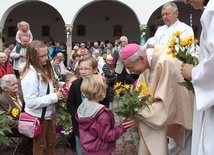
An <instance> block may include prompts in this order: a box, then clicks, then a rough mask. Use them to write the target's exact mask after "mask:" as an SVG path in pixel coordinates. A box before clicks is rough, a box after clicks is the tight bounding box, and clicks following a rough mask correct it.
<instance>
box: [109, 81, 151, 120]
mask: <svg viewBox="0 0 214 155" xmlns="http://www.w3.org/2000/svg"><path fill="white" fill-rule="evenodd" d="M114 90H115V92H116V95H117V96H119V98H120V99H121V101H122V105H121V106H119V107H116V108H114V109H112V111H113V112H115V113H116V114H118V115H119V116H122V117H125V118H138V119H140V120H143V119H145V118H144V117H143V116H142V115H140V114H138V110H139V109H141V108H144V107H148V104H149V103H150V102H149V99H150V97H153V95H152V94H151V93H149V92H148V88H147V86H146V84H145V83H143V82H141V83H140V85H139V86H137V87H136V89H134V90H131V88H130V85H127V84H124V85H123V84H121V82H120V83H116V84H115V85H114Z"/></svg>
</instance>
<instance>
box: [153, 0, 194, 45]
mask: <svg viewBox="0 0 214 155" xmlns="http://www.w3.org/2000/svg"><path fill="white" fill-rule="evenodd" d="M161 15H162V19H163V21H164V23H165V25H163V26H161V27H159V28H158V29H157V31H156V32H155V35H154V44H162V45H166V44H167V43H168V41H169V40H170V38H171V36H172V34H173V33H174V32H176V31H180V32H182V34H181V35H180V37H181V39H185V38H186V37H188V36H190V35H192V36H194V33H193V29H192V27H190V26H188V25H187V24H185V23H183V22H180V21H179V19H178V15H179V11H178V7H177V5H176V4H175V3H172V2H168V3H166V4H164V5H163V7H162V9H161Z"/></svg>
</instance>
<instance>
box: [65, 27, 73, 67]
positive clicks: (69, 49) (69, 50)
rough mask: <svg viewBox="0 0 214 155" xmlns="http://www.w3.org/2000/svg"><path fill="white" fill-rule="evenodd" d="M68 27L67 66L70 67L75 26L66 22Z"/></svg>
mask: <svg viewBox="0 0 214 155" xmlns="http://www.w3.org/2000/svg"><path fill="white" fill-rule="evenodd" d="M65 28H66V33H67V35H66V39H67V66H66V67H69V61H70V55H71V51H72V29H73V26H72V25H71V24H65Z"/></svg>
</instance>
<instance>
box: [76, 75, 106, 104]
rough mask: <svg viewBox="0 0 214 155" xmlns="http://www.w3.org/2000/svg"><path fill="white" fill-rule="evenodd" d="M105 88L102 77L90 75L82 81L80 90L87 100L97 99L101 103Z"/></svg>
mask: <svg viewBox="0 0 214 155" xmlns="http://www.w3.org/2000/svg"><path fill="white" fill-rule="evenodd" d="M106 87H107V86H106V83H105V82H104V81H103V77H102V76H100V75H97V74H92V75H90V76H88V77H87V78H85V79H83V81H82V84H81V88H80V89H81V92H82V93H84V95H85V96H86V97H87V98H88V100H93V99H99V100H100V101H102V100H103V99H104V98H105V95H106Z"/></svg>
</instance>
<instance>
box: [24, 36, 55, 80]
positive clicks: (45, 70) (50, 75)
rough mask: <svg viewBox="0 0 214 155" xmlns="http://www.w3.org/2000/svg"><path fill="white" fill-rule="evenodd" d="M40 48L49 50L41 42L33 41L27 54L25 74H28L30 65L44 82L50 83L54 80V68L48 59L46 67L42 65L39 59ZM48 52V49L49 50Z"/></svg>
mask: <svg viewBox="0 0 214 155" xmlns="http://www.w3.org/2000/svg"><path fill="white" fill-rule="evenodd" d="M40 48H47V46H46V45H45V44H44V43H43V42H41V41H39V40H34V41H32V42H31V43H30V44H29V45H28V48H27V53H26V66H25V68H24V74H26V73H27V71H28V69H29V67H30V65H32V66H33V67H34V68H35V70H36V71H37V73H40V74H41V76H42V78H43V80H44V82H45V83H48V81H51V80H52V79H54V72H53V68H52V65H51V62H50V58H48V60H47V63H46V65H44V66H42V65H41V64H40V62H39V61H38V60H39V57H38V50H39V49H40ZM47 51H48V49H47Z"/></svg>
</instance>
